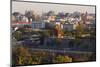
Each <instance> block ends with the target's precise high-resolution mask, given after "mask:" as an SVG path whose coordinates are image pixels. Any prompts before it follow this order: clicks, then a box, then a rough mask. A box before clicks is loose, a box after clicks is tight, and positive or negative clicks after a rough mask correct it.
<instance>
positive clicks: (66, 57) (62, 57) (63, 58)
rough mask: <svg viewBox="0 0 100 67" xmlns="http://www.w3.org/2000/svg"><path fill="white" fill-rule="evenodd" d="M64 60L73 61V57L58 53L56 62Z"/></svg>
mask: <svg viewBox="0 0 100 67" xmlns="http://www.w3.org/2000/svg"><path fill="white" fill-rule="evenodd" d="M63 62H72V58H70V57H68V56H62V55H58V56H57V57H56V58H55V60H54V63H63Z"/></svg>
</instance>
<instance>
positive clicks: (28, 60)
mask: <svg viewBox="0 0 100 67" xmlns="http://www.w3.org/2000/svg"><path fill="white" fill-rule="evenodd" d="M12 59H13V65H25V64H32V57H31V54H30V52H29V50H28V48H25V47H23V46H16V47H13V48H12Z"/></svg>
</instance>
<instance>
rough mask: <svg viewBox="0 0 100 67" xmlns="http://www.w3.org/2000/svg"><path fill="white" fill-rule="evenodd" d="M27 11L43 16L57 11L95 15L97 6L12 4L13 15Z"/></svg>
mask: <svg viewBox="0 0 100 67" xmlns="http://www.w3.org/2000/svg"><path fill="white" fill-rule="evenodd" d="M26 10H33V11H34V12H35V13H38V14H42V13H43V12H48V11H51V10H52V11H55V13H58V12H65V13H66V12H68V13H73V12H75V11H78V12H81V13H85V12H88V13H95V6H79V5H67V4H66V5H63V4H48V3H34V2H12V13H13V12H20V13H22V14H24V13H25V11H26Z"/></svg>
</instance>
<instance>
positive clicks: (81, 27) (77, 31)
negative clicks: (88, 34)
mask: <svg viewBox="0 0 100 67" xmlns="http://www.w3.org/2000/svg"><path fill="white" fill-rule="evenodd" d="M83 32H84V29H83V25H82V24H78V25H77V27H76V36H81V35H82V33H83Z"/></svg>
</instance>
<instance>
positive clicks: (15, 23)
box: [12, 22, 32, 25]
mask: <svg viewBox="0 0 100 67" xmlns="http://www.w3.org/2000/svg"><path fill="white" fill-rule="evenodd" d="M31 23H32V22H15V23H12V25H16V24H31Z"/></svg>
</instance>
